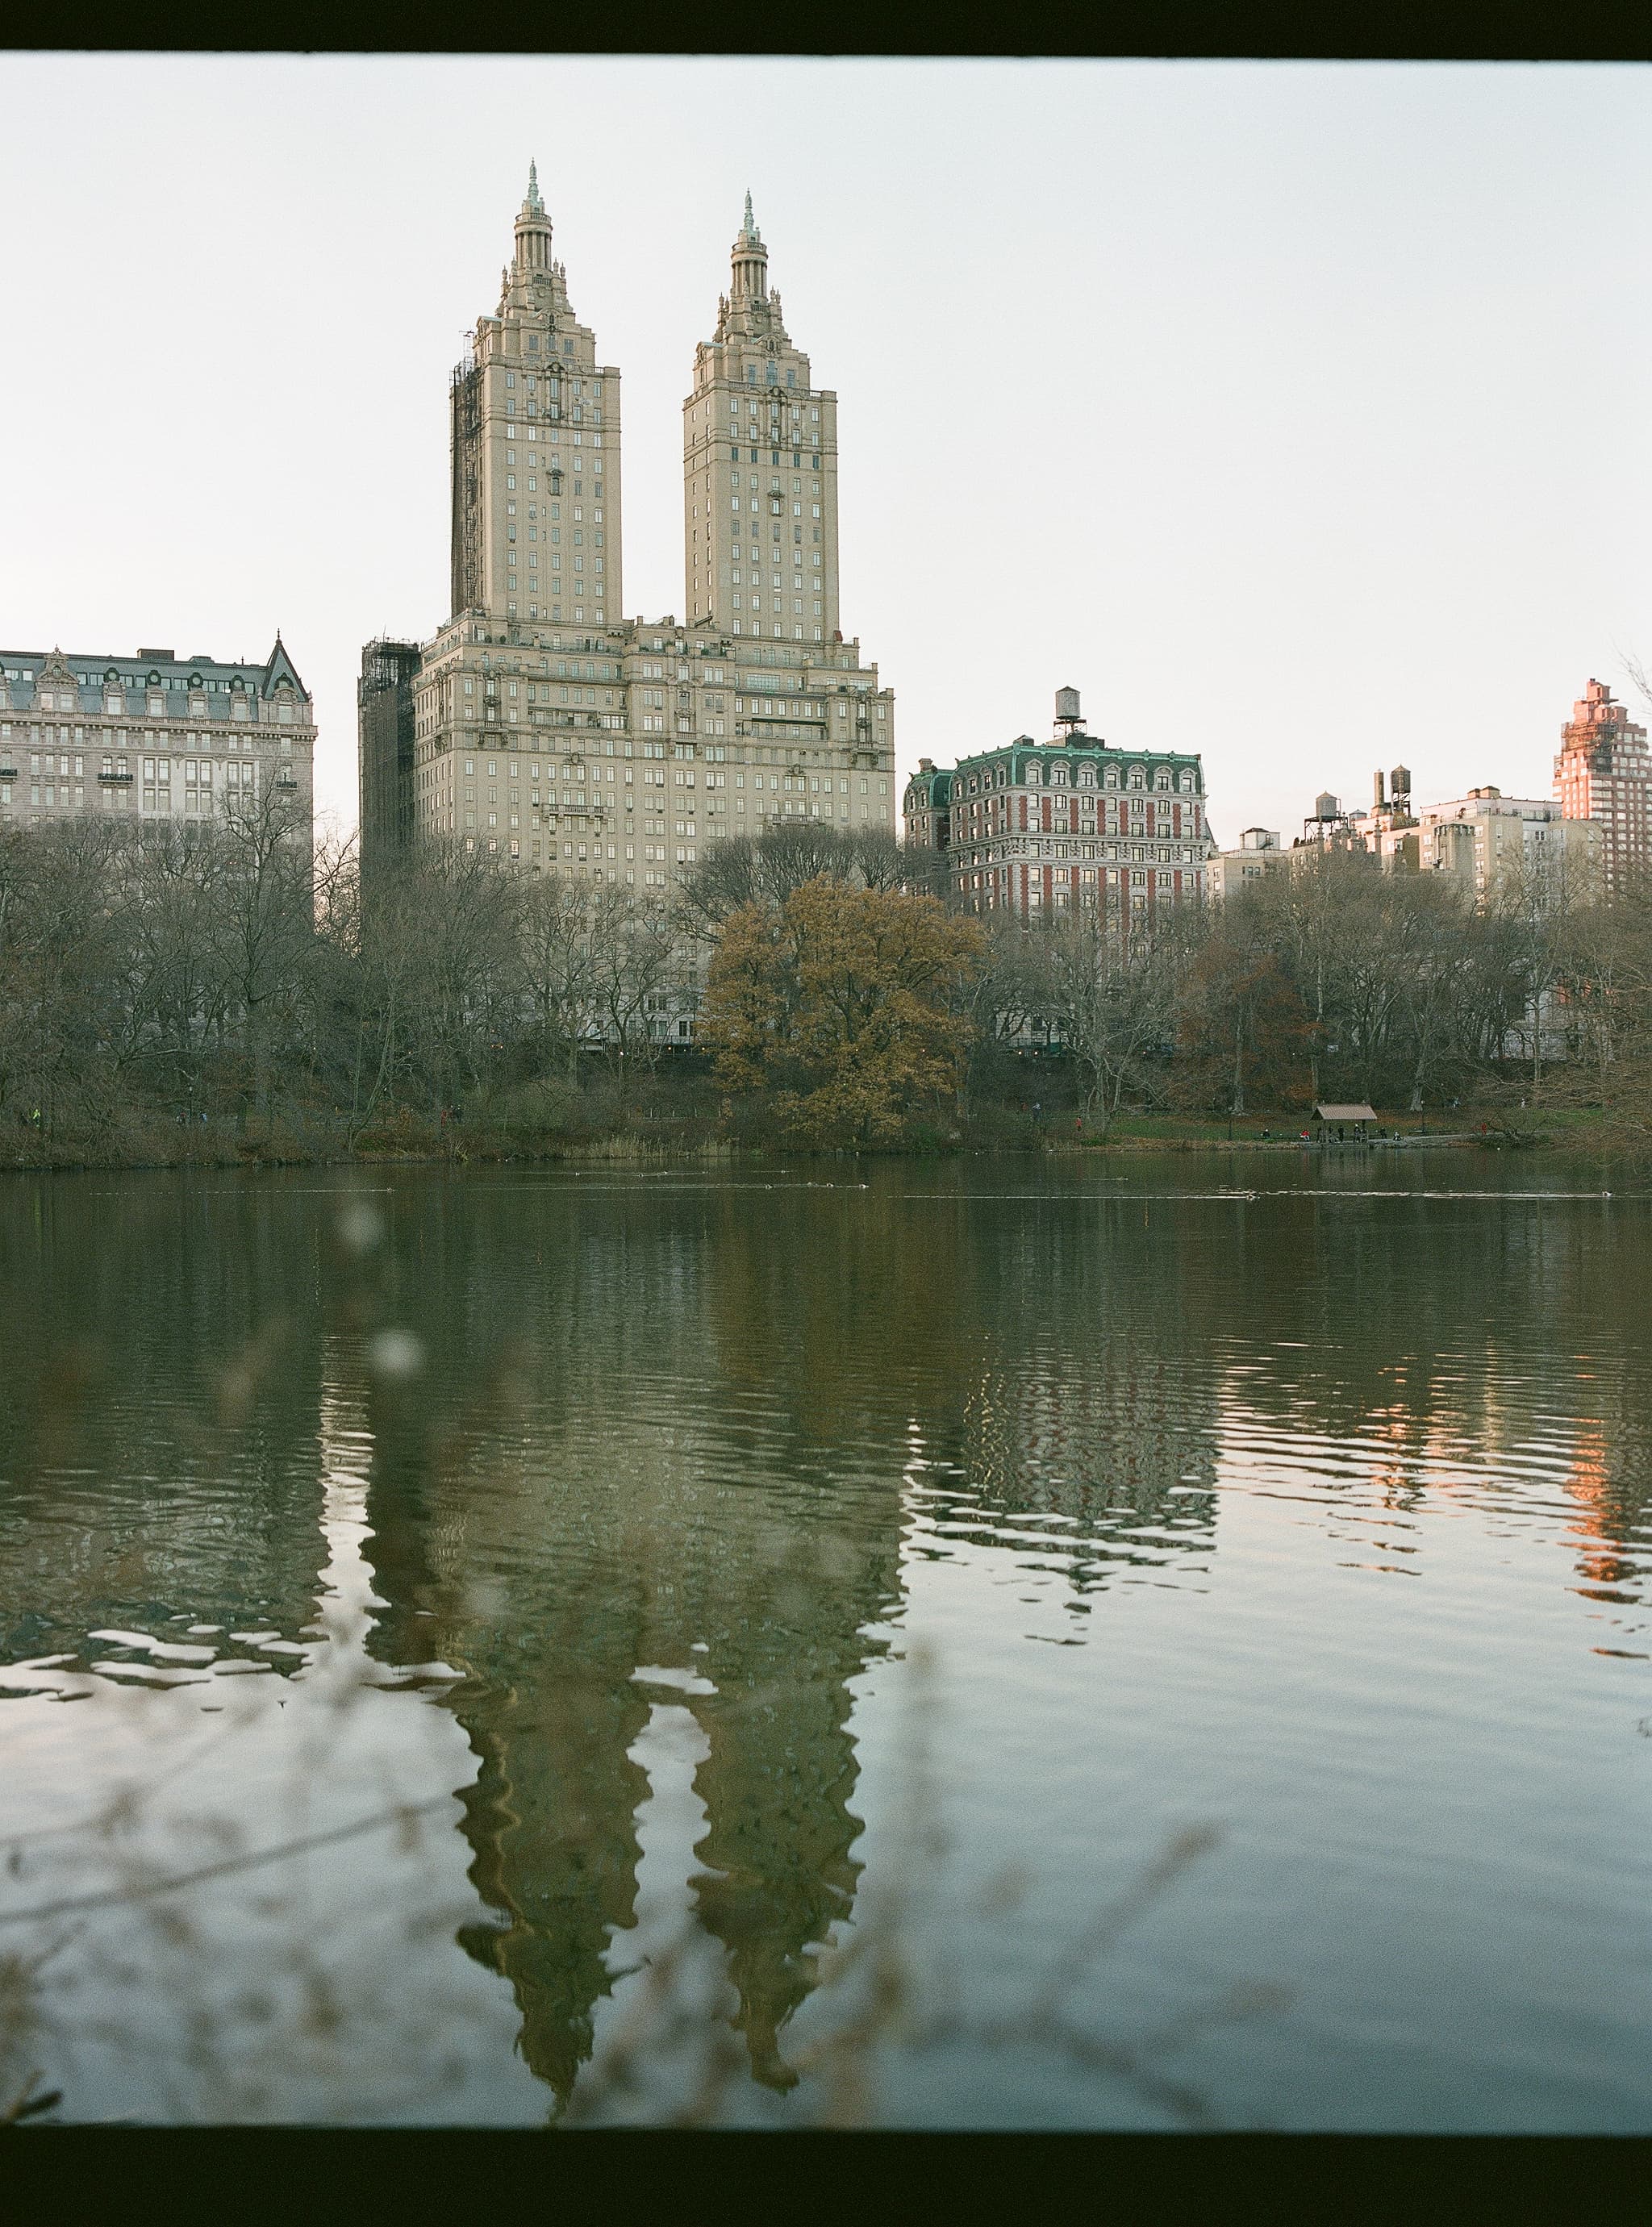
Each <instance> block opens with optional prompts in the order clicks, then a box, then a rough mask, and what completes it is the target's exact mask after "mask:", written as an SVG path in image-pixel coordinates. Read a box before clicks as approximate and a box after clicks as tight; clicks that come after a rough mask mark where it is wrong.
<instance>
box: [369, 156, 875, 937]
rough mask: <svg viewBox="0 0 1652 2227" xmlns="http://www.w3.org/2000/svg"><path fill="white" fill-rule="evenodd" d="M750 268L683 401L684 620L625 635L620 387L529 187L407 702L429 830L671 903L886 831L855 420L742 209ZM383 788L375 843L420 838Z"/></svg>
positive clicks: (459, 442)
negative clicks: (865, 636)
mask: <svg viewBox="0 0 1652 2227" xmlns="http://www.w3.org/2000/svg"><path fill="white" fill-rule="evenodd" d="M733 265H734V268H733V278H732V282H731V287H730V293H729V294H728V296H726V297H724V300H723V302H722V303H721V304H720V307H719V314H718V325H717V329H716V335H715V337H714V338H713V339H712V340H711V341H705V342H702V343H701V344H700V346H699V348H698V349H697V350H696V354H695V367H694V382H693V390H692V392H691V394H690V396H689V398H688V399H687V400H686V403H685V405H684V430H685V458H686V469H685V477H684V520H683V544H684V570H685V577H686V583H687V603H688V616H687V617H686V618H685V619H683V620H679V619H678V618H677V617H676V616H674V615H672V616H666V617H664V618H661V619H659V620H656V621H651V620H646V619H640V618H635V617H632V618H622V616H621V611H622V604H621V601H620V597H621V595H622V580H623V573H622V569H621V567H622V548H621V495H620V489H621V486H622V481H621V475H620V473H621V456H620V405H619V392H620V387H619V373H618V372H617V370H616V368H615V367H613V366H611V365H599V364H598V362H597V356H596V339H595V336H594V335H593V334H592V333H591V332H590V329H589V328H587V327H584V326H580V325H578V324H577V323H576V322H574V320H573V316H572V312H571V309H569V307H568V301H567V290H566V284H565V280H564V273H563V270H562V266H561V265H559V264H558V263H557V262H555V261H554V260H553V258H552V252H551V226H550V222H549V220H548V218H547V217H546V215H545V209H544V206H543V203H542V202H541V201H540V198H539V188H538V182H537V178H536V176H535V175H533V173H530V179H529V188H528V195H527V198H526V201H524V203H523V205H522V207H521V209H520V212H519V213H518V215H517V219H516V232H515V249H514V255H513V261H512V263H511V265H510V267H509V268H508V269H507V271H506V273H505V278H504V284H503V286H502V289H501V296H500V303H499V309H498V312H497V314H496V316H492V317H486V318H483V319H482V320H481V321H480V322H478V325H477V328H476V332H475V348H474V350H473V352H472V354H470V355H469V356H468V357H467V358H466V360H465V361H464V362H462V364H461V365H460V366H459V367H458V368H457V370H456V373H455V374H454V380H453V390H452V391H453V419H452V430H453V448H452V460H453V540H452V577H453V594H454V611H453V616H451V618H450V620H449V622H447V624H446V625H445V626H443V628H442V629H441V630H440V631H439V632H438V633H437V635H435V636H434V637H433V638H432V639H431V641H428V642H426V643H424V645H423V646H422V649H421V654H420V656H419V660H418V668H417V671H416V673H413V674H411V676H410V678H409V680H408V682H407V684H406V685H407V686H408V687H409V689H410V690H411V697H412V720H413V734H414V743H413V767H412V774H411V779H412V783H413V792H414V794H413V799H412V809H411V814H410V815H408V819H407V824H409V825H410V826H411V827H412V828H413V830H414V831H415V832H417V833H424V834H429V835H434V836H438V837H444V838H450V839H454V840H456V841H459V842H462V843H464V844H466V845H475V846H477V847H479V848H482V849H485V850H487V851H488V852H491V853H493V854H494V855H495V856H497V857H499V858H501V860H503V861H506V862H507V863H509V864H511V865H515V866H517V867H518V868H519V869H520V871H523V872H527V873H542V872H551V871H557V872H561V873H564V874H569V875H572V876H574V877H578V878H589V879H592V880H603V881H608V882H612V883H616V884H620V885H622V886H625V887H630V888H635V889H636V890H641V891H653V892H656V893H658V894H659V895H660V896H661V897H664V896H665V895H666V894H667V893H668V892H669V890H670V889H671V887H672V885H673V884H674V883H675V882H676V881H677V879H678V877H679V875H680V874H682V873H683V872H685V871H687V870H689V869H690V868H692V866H693V865H695V864H696V863H697V862H698V857H699V853H700V851H701V848H702V846H703V845H705V844H706V843H707V842H709V841H713V840H715V839H718V838H720V837H723V836H729V835H743V834H757V833H761V832H762V829H763V828H764V827H765V826H769V825H771V824H773V823H775V822H781V823H783V822H784V821H786V820H793V819H801V818H807V819H812V820H826V821H829V822H830V823H831V824H832V826H835V827H838V828H842V829H852V830H856V831H862V830H864V831H872V830H877V831H881V832H883V833H892V832H893V829H894V826H895V817H896V801H897V799H896V782H895V710H894V699H893V695H892V693H891V692H890V690H889V689H887V688H885V687H883V686H881V685H880V682H879V680H878V673H877V666H876V665H875V664H870V663H867V662H864V661H863V659H862V657H861V654H860V646H859V643H858V641H855V640H853V639H851V640H849V641H845V640H844V639H843V638H842V635H841V634H840V631H839V603H838V519H837V493H836V490H837V469H836V466H837V424H836V400H835V397H833V396H832V395H830V394H826V393H822V392H820V391H819V390H817V389H816V388H814V387H813V385H812V384H811V381H810V373H809V366H808V360H807V357H805V356H803V355H802V354H800V352H799V351H797V350H796V349H794V348H793V347H792V346H791V343H790V341H788V339H787V337H786V335H785V332H784V329H783V327H782V326H781V322H780V302H779V297H778V296H777V295H773V294H770V293H769V290H768V285H767V276H766V272H767V256H766V251H765V250H764V249H763V248H762V242H761V240H759V239H757V237H756V226H755V224H754V223H753V222H752V221H751V220H750V215H749V203H748V218H747V222H746V224H745V225H744V226H743V228H742V230H741V233H740V235H739V237H738V239H737V240H736V242H735V246H734V251H733ZM754 404H755V405H756V407H755V408H754V407H753V405H754ZM736 405H737V406H736ZM736 419H737V420H738V423H739V424H740V428H741V431H740V438H739V440H738V442H736V441H735V440H734V439H733V438H732V437H731V434H730V430H729V429H730V426H731V425H732V424H733V423H734V422H735V421H736ZM794 419H795V423H794ZM754 425H755V426H756V429H757V431H756V434H755V435H754V434H753V432H752V430H751V429H752V427H753V426H754ZM794 433H795V436H796V437H795V439H794ZM782 434H783V436H784V437H783V439H782V438H781V435H782ZM806 435H807V437H808V439H807V443H806V441H805V438H804V437H805V436H806ZM735 447H738V448H739V449H740V450H741V457H740V461H739V463H738V465H736V464H735V463H733V462H732V461H731V459H730V453H729V452H730V450H732V449H733V448H735ZM754 449H755V450H759V451H760V452H761V461H760V462H759V463H758V464H757V465H756V468H755V469H754V467H753V465H752V463H751V458H750V453H749V452H750V451H751V450H754ZM777 456H778V457H780V458H781V462H780V463H775V457H777ZM794 457H795V459H796V462H795V463H794V461H793V459H794ZM736 473H738V476H739V478H740V481H741V485H740V486H739V488H737V489H735V488H732V486H731V484H730V483H731V482H732V479H733V477H734V476H735V475H736ZM794 482H795V484H794ZM735 501H738V502H739V504H740V505H741V508H740V510H739V512H738V514H737V513H736V511H735V509H734V507H733V505H734V503H735ZM737 516H738V520H739V524H740V526H741V527H742V529H743V531H742V532H741V534H740V537H739V539H738V541H737V540H736V539H735V534H734V526H735V520H736V517H737ZM736 548H738V549H739V550H740V552H741V555H740V558H739V559H738V560H737V559H736V558H735V555H734V552H735V550H736ZM754 552H761V556H760V558H758V560H757V561H756V564H755V565H754ZM777 555H778V557H779V558H781V562H780V563H778V564H776V563H775V561H774V560H775V557H776V556H777ZM737 571H738V573H739V575H740V578H739V581H738V584H736V582H735V579H734V577H733V576H734V574H735V573H736V572H737ZM754 571H755V572H756V573H757V574H759V575H760V576H761V578H760V579H759V578H755V577H752V576H753V573H754ZM725 576H726V577H725ZM697 579H698V582H699V583H700V585H699V587H698V590H696V587H695V582H696V580H697ZM776 582H778V583H779V584H778V586H776V585H775V583H776ZM736 597H738V602H736V600H735V598H736ZM754 597H755V598H756V602H755V603H754V600H753V599H754ZM794 607H795V608H794ZM759 623H761V625H762V631H761V632H759V631H758V630H757V629H758V626H759ZM384 712H385V707H383V706H380V714H384ZM380 760H381V762H382V763H386V764H387V765H393V763H394V761H393V756H389V755H386V754H382V753H381V754H380ZM362 768H363V774H362V778H363V826H364V828H365V827H366V826H367V821H368V816H369V813H368V807H369V806H370V805H372V806H373V824H374V825H375V826H381V827H394V826H398V825H399V824H400V816H399V815H398V814H396V813H394V812H393V811H391V810H389V809H384V810H380V809H379V808H378V802H377V801H376V800H373V799H371V798H369V797H368V795H367V787H368V783H369V767H368V761H367V754H366V753H365V752H364V756H363V760H362ZM373 777H374V778H377V777H379V776H377V775H375V776H373ZM385 777H391V776H389V775H386V776H385Z"/></svg>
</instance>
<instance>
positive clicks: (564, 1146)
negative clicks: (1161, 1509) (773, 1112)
mask: <svg viewBox="0 0 1652 2227" xmlns="http://www.w3.org/2000/svg"><path fill="white" fill-rule="evenodd" d="M708 1095H709V1094H708ZM1378 1114H1379V1126H1380V1127H1381V1131H1382V1136H1381V1138H1380V1139H1377V1140H1376V1141H1375V1143H1373V1144H1372V1145H1370V1146H1369V1147H1368V1149H1370V1150H1372V1151H1374V1152H1385V1151H1387V1152H1392V1151H1394V1149H1396V1148H1403V1149H1406V1150H1410V1149H1418V1148H1426V1147H1431V1146H1434V1147H1448V1146H1456V1147H1457V1148H1458V1149H1470V1150H1475V1151H1497V1152H1507V1151H1520V1150H1548V1151H1558V1152H1577V1153H1579V1154H1589V1155H1591V1156H1598V1157H1608V1158H1614V1159H1617V1158H1636V1157H1640V1156H1642V1153H1643V1152H1645V1149H1646V1148H1645V1146H1644V1145H1642V1144H1641V1142H1640V1140H1639V1139H1638V1138H1637V1137H1636V1134H1635V1133H1633V1132H1630V1131H1628V1130H1626V1129H1625V1127H1624V1126H1623V1124H1622V1123H1621V1122H1620V1121H1619V1120H1617V1119H1616V1118H1614V1117H1612V1116H1610V1115H1608V1114H1604V1113H1603V1111H1602V1109H1601V1108H1599V1107H1538V1108H1536V1109H1534V1110H1528V1109H1525V1108H1516V1109H1513V1110H1511V1109H1510V1108H1509V1107H1507V1106H1502V1107H1497V1106H1488V1107H1458V1108H1456V1109H1445V1110H1436V1111H1433V1112H1431V1113H1428V1114H1412V1113H1399V1114H1392V1113H1387V1112H1384V1111H1383V1110H1382V1109H1381V1108H1379V1109H1378ZM1306 1126H1308V1125H1306V1124H1305V1123H1304V1121H1303V1120H1302V1118H1301V1116H1300V1115H1296V1114H1256V1115H1247V1116H1245V1117H1243V1118H1241V1119H1237V1120H1234V1121H1232V1122H1231V1123H1230V1122H1229V1121H1228V1120H1227V1119H1226V1118H1225V1117H1223V1118H1221V1119H1209V1118H1205V1117H1202V1116H1200V1115H1197V1114H1170V1113H1132V1114H1121V1115H1119V1117H1118V1118H1117V1119H1116V1120H1113V1122H1112V1123H1110V1124H1109V1125H1108V1126H1107V1130H1106V1131H1105V1132H1103V1131H1102V1130H1101V1129H1100V1128H1099V1127H1098V1126H1097V1125H1096V1124H1095V1123H1094V1121H1087V1120H1084V1119H1083V1117H1082V1116H1081V1115H1080V1114H1076V1113H1075V1112H1074V1111H1072V1110H1071V1109H1070V1108H1063V1109H1059V1110H1057V1109H1049V1110H1046V1109H1043V1108H1042V1107H1041V1108H1040V1110H1039V1111H1038V1112H1037V1113H1034V1112H1033V1111H1032V1110H1031V1109H1030V1107H1026V1106H1021V1105H1014V1106H1004V1105H989V1106H986V1107H979V1108H977V1109H975V1110H974V1111H973V1113H972V1114H970V1115H968V1116H966V1117H965V1118H963V1119H962V1120H956V1119H948V1118H946V1117H944V1116H941V1117H937V1118H934V1119H932V1120H928V1121H925V1122H920V1123H915V1124H914V1125H913V1126H912V1128H911V1131H910V1133H909V1134H908V1135H907V1137H906V1138H904V1139H903V1140H902V1141H901V1142H899V1143H898V1144H896V1145H888V1146H883V1147H880V1148H879V1149H878V1151H877V1153H876V1154H875V1155H869V1157H877V1158H886V1157H890V1156H891V1155H892V1156H894V1157H905V1158H932V1157H935V1156H938V1155H939V1156H951V1155H954V1154H956V1153H960V1152H963V1153H969V1154H985V1155H987V1156H989V1157H992V1156H998V1155H1006V1156H1007V1155H1011V1154H1017V1153H1024V1152H1056V1153H1060V1154H1062V1156H1063V1157H1065V1156H1067V1155H1068V1154H1072V1155H1078V1154H1085V1155H1089V1154H1094V1153H1132V1152H1212V1151H1221V1152H1226V1151H1228V1150H1233V1151H1244V1152H1302V1151H1304V1150H1320V1149H1327V1150H1330V1151H1334V1152H1343V1153H1345V1152H1352V1151H1355V1150H1358V1149H1366V1148H1362V1147H1358V1146H1355V1145H1354V1144H1353V1143H1352V1142H1351V1141H1345V1142H1343V1143H1342V1144H1340V1145H1329V1146H1325V1147H1321V1146H1318V1145H1315V1144H1314V1143H1313V1140H1312V1139H1311V1138H1304V1133H1303V1132H1304V1127H1306ZM812 1150H813V1151H820V1152H823V1153H825V1154H826V1156H828V1157H831V1156H833V1154H832V1148H830V1147H823V1146H813V1147H811V1146H809V1145H807V1144H802V1143H800V1142H799V1141H798V1140H797V1139H794V1138H790V1137H788V1136H787V1135H785V1134H783V1133H781V1132H780V1131H778V1130H777V1129H776V1128H775V1127H774V1126H773V1125H771V1124H769V1123H767V1122H765V1121H764V1120H762V1118H761V1116H760V1115H756V1114H752V1113H750V1112H749V1110H748V1111H747V1112H746V1113H744V1114H743V1115H742V1116H740V1117H738V1118H735V1119H731V1118H730V1115H729V1114H728V1113H727V1112H726V1111H725V1110H724V1106H723V1105H722V1104H721V1103H720V1102H706V1103H702V1104H698V1105H684V1104H681V1103H678V1102H673V1094H670V1093H661V1094H660V1095H659V1096H658V1097H657V1098H656V1099H654V1101H653V1102H650V1103H646V1104H643V1105H640V1106H636V1107H624V1108H621V1107H615V1106H614V1105H612V1104H605V1103H603V1101H602V1100H601V1098H600V1096H596V1095H592V1096H590V1097H582V1096H581V1095H580V1094H568V1097H567V1099H566V1100H565V1101H564V1102H562V1103H561V1104H559V1105H558V1107H555V1108H546V1107H543V1106H541V1105H539V1104H536V1103H532V1102H531V1103H529V1104H528V1105H526V1106H524V1105H522V1104H520V1102H519V1103H514V1104H513V1103H512V1102H510V1101H508V1100H507V1101H505V1102H503V1103H500V1102H494V1103H493V1104H487V1103H481V1104H477V1105H475V1106H474V1107H469V1108H461V1109H460V1111H459V1112H458V1114H456V1115H453V1116H450V1117H449V1118H447V1119H445V1120H444V1119H443V1118H441V1117H440V1116H436V1115H431V1114H422V1113H414V1112H411V1111H408V1110H405V1109H404V1110H400V1111H398V1112H396V1113H394V1114H387V1115H385V1116H382V1117H380V1118H379V1119H377V1120H374V1121H373V1122H372V1123H371V1124H370V1125H368V1126H365V1127H363V1126H359V1125H355V1124H353V1123H351V1122H350V1121H349V1120H347V1119H345V1118H344V1117H342V1116H341V1115H339V1114H335V1113H333V1112H331V1111H330V1110H328V1111H326V1112H320V1113H309V1114H305V1113H303V1112H290V1111H289V1112H287V1113H284V1114H282V1115H280V1116H279V1117H277V1118H274V1119H271V1120H246V1121H243V1120H238V1119H235V1118H233V1117H218V1118H215V1119H208V1120H206V1121H204V1122H203V1121H200V1120H197V1121H195V1122H193V1123H188V1124H185V1123H181V1122H176V1121H165V1120H150V1121H143V1120H112V1121H110V1122H108V1123H106V1124H105V1125H103V1126H101V1127H100V1128H99V1129H98V1130H96V1131H94V1132H93V1133H90V1134H86V1133H82V1134H80V1135H68V1136H65V1135H62V1134H61V1133H60V1134H58V1135H56V1136H52V1135H48V1134H45V1133H41V1132H40V1131H35V1130H33V1129H32V1128H24V1127H21V1126H20V1127H19V1129H18V1130H17V1131H16V1132H14V1133H13V1135H12V1137H11V1138H10V1139H8V1140H7V1142H6V1145H5V1146H4V1148H3V1150H0V1167H9V1168H11V1169H14V1170H16V1171H26V1170H37V1171H39V1170H51V1169H62V1170H70V1169H77V1168H78V1169H134V1170H136V1169H144V1168H188V1167H194V1168H237V1167H239V1168H280V1167H319V1166H333V1165H336V1166H367V1167H373V1166H386V1165H426V1166H428V1165H452V1166H464V1165H476V1166H496V1165H556V1164H558V1163H559V1162H569V1163H573V1164H578V1165H607V1166H628V1165H635V1166H643V1165H664V1164H669V1163H672V1162H684V1161H689V1162H696V1163H702V1164H707V1165H716V1164H718V1163H728V1162H732V1161H736V1160H739V1159H744V1158H763V1157H767V1156H769V1155H772V1154H774V1153H777V1152H784V1153H785V1154H786V1155H787V1156H788V1157H789V1158H796V1157H797V1156H798V1155H800V1153H804V1152H810V1151H812Z"/></svg>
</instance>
